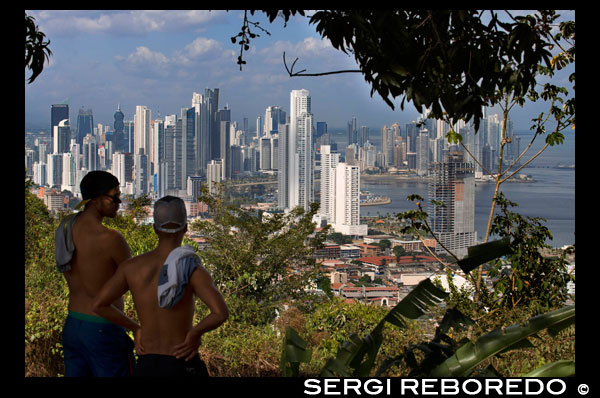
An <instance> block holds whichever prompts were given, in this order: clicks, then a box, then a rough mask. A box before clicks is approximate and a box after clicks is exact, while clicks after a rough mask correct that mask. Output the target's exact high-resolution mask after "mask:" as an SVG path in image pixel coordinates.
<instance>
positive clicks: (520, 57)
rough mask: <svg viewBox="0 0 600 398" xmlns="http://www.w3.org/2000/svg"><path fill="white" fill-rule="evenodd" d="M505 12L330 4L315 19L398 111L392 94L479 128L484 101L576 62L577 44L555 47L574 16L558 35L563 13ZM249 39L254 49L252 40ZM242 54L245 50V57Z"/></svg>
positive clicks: (520, 91) (521, 94) (568, 33)
mask: <svg viewBox="0 0 600 398" xmlns="http://www.w3.org/2000/svg"><path fill="white" fill-rule="evenodd" d="M254 11H255V10H251V13H252V14H254ZM262 11H263V12H264V13H265V14H266V15H267V16H268V17H269V21H271V22H273V21H274V20H275V18H277V17H278V16H279V17H283V19H284V21H285V22H286V23H287V21H288V20H289V18H290V17H291V16H292V15H296V14H299V15H305V14H304V12H303V11H302V10H262ZM505 14H506V16H505V17H504V18H500V17H499V16H498V14H497V12H496V11H494V10H484V11H478V10H323V11H317V12H315V13H314V14H313V15H312V16H310V19H309V22H310V24H314V25H315V28H316V31H317V32H318V33H319V34H320V35H321V36H322V37H323V38H325V39H328V40H329V41H330V42H331V44H332V45H333V47H334V48H336V49H337V50H340V51H342V52H344V53H346V54H351V55H353V56H354V58H355V60H356V62H357V64H358V66H359V71H360V72H361V73H362V74H363V76H364V79H365V81H366V82H367V83H369V85H371V95H373V94H374V93H375V92H377V93H378V94H379V95H380V96H381V98H382V99H383V100H384V101H385V102H386V103H387V104H388V105H389V106H390V107H391V108H392V109H394V103H393V101H392V100H393V99H395V98H397V97H402V102H401V105H400V106H401V109H404V101H405V100H408V101H409V102H410V101H412V102H413V104H414V106H415V108H416V109H417V110H418V111H419V112H420V113H421V112H423V107H425V108H428V109H431V116H430V117H434V118H437V119H442V120H446V121H449V122H450V123H451V124H454V123H455V122H457V121H459V120H464V121H469V120H471V119H473V122H474V126H475V129H476V130H477V129H478V128H479V123H480V120H481V118H482V117H483V114H482V109H483V107H484V106H493V105H495V104H497V103H498V102H499V101H500V100H501V99H502V97H503V95H505V94H507V93H510V94H511V95H513V96H514V97H515V98H519V101H521V103H522V101H523V100H524V98H525V97H526V96H527V95H528V93H529V92H530V91H531V92H535V88H536V84H537V78H538V77H539V72H540V69H539V68H540V67H542V68H549V70H554V69H555V68H556V67H564V66H565V65H566V64H567V63H568V62H570V61H571V60H573V61H574V53H575V46H574V42H573V44H572V46H571V47H570V48H569V49H568V50H565V51H563V52H562V53H561V54H559V55H558V56H554V57H553V55H552V53H551V51H550V50H551V49H553V47H554V45H555V44H558V41H559V40H562V39H569V40H571V39H572V40H573V41H574V32H575V23H574V21H569V22H566V23H561V25H560V28H561V32H560V33H558V34H556V33H555V34H553V32H552V27H553V25H554V24H555V21H556V19H557V18H558V17H559V15H558V14H557V13H556V12H555V11H554V10H541V11H538V12H537V13H536V14H533V15H526V16H514V17H513V16H512V15H511V14H510V13H509V12H505ZM244 20H245V21H246V20H247V18H245V19H244ZM241 33H243V32H240V34H241ZM243 45H244V46H246V47H244V48H245V49H246V50H247V49H248V46H249V41H245V42H244V43H243ZM242 56H243V51H242V52H241V53H240V57H239V58H238V63H240V62H243V61H241V60H242ZM286 68H287V65H286ZM292 69H293V66H292ZM288 72H289V73H290V75H291V76H320V75H323V74H328V73H315V74H310V73H302V72H304V71H302V72H298V73H293V72H292V71H290V70H289V69H288ZM344 72H347V71H344ZM352 72H358V70H355V71H352ZM329 73H334V72H329ZM572 79H573V81H574V74H573V75H572ZM534 95H535V94H534ZM530 99H531V98H530ZM572 105H573V106H574V103H573V104H572Z"/></svg>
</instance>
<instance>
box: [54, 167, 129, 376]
mask: <svg viewBox="0 0 600 398" xmlns="http://www.w3.org/2000/svg"><path fill="white" fill-rule="evenodd" d="M80 188H81V193H82V196H83V201H82V202H80V204H78V206H77V207H76V209H77V208H80V207H83V206H85V208H84V210H83V211H81V212H78V213H74V214H73V215H71V216H69V217H67V218H65V220H63V221H62V222H61V224H60V226H59V227H58V229H57V231H56V235H55V238H56V239H55V257H56V261H57V266H58V268H59V271H60V272H62V273H63V275H64V277H65V279H66V281H67V285H68V287H69V304H68V310H69V312H68V316H67V318H66V320H65V324H64V327H63V333H62V339H63V341H62V342H63V352H64V360H65V376H78V377H83V376H88V377H89V376H94V377H117V376H131V375H132V374H133V368H134V367H135V363H134V362H135V359H134V357H133V348H134V343H133V341H132V340H131V338H129V336H127V334H126V333H125V329H124V328H123V327H126V328H128V329H131V330H133V331H136V330H137V329H139V325H138V324H137V323H136V322H134V321H131V320H130V322H128V323H127V324H123V325H121V326H119V325H115V324H113V323H111V322H109V321H108V320H107V319H105V318H102V317H101V316H99V315H98V313H96V312H95V311H94V309H93V300H94V297H95V296H96V294H97V293H98V292H99V291H100V288H101V287H102V285H104V283H105V282H106V281H107V280H108V279H109V278H110V277H111V276H112V275H113V274H114V273H115V271H116V270H117V265H118V264H120V263H121V262H123V261H124V260H126V259H128V258H130V257H131V254H130V250H129V246H128V245H127V242H126V241H125V239H124V238H123V236H122V235H121V234H120V233H119V232H117V231H115V230H113V229H109V228H106V227H105V226H104V225H102V219H103V218H104V217H114V216H115V215H116V214H117V210H118V209H119V203H121V200H120V198H119V195H120V190H119V181H118V180H117V178H116V177H115V176H113V175H112V174H110V173H107V172H105V171H91V172H89V173H88V174H86V175H85V176H84V178H83V179H82V180H81V185H80ZM113 304H114V305H115V307H116V308H119V309H120V310H123V307H124V304H123V298H122V297H121V296H119V297H115V298H114V300H113Z"/></svg>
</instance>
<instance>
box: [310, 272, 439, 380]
mask: <svg viewBox="0 0 600 398" xmlns="http://www.w3.org/2000/svg"><path fill="white" fill-rule="evenodd" d="M447 295H448V293H446V292H444V291H443V290H441V289H439V288H438V287H436V286H435V285H434V284H433V283H432V282H431V281H430V280H429V279H425V280H423V281H421V283H419V284H418V285H417V286H416V287H415V288H414V289H413V290H412V291H411V292H410V293H409V294H407V295H406V297H404V298H403V299H402V300H401V301H400V302H399V303H398V304H397V305H396V306H395V307H394V308H392V309H391V310H390V312H388V313H387V315H386V316H385V317H383V319H382V320H381V321H380V322H379V323H378V324H377V326H375V328H374V329H373V331H372V332H371V333H370V334H368V335H366V336H365V337H363V338H362V339H360V338H359V337H358V336H356V335H353V336H351V338H350V341H349V342H344V343H343V344H342V345H341V346H340V349H339V350H338V353H337V356H336V357H335V358H332V359H330V360H329V361H328V362H327V363H326V364H325V366H324V367H323V369H322V371H321V377H331V376H334V375H338V376H354V377H368V376H369V374H370V372H371V369H372V368H373V364H374V362H375V358H376V357H377V353H378V351H379V347H380V346H381V343H382V341H383V328H384V326H385V324H386V322H389V323H391V324H393V325H396V326H398V327H400V328H404V327H406V325H407V321H406V318H408V319H417V318H418V317H420V316H421V315H423V314H424V313H425V311H427V310H428V309H429V308H430V307H432V306H434V305H437V304H439V303H441V302H442V301H443V300H444V298H445V297H446V296H447ZM365 356H366V360H365Z"/></svg>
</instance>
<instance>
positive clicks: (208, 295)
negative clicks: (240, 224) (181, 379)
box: [174, 266, 229, 361]
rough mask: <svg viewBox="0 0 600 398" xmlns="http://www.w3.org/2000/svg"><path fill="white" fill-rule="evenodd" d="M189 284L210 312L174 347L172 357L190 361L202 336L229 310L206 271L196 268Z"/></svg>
mask: <svg viewBox="0 0 600 398" xmlns="http://www.w3.org/2000/svg"><path fill="white" fill-rule="evenodd" d="M190 284H191V285H192V287H193V289H194V293H195V294H196V295H197V296H198V297H199V298H200V300H202V301H203V302H204V303H205V304H206V305H207V306H208V309H209V310H210V314H208V315H207V316H206V317H204V318H203V319H202V320H201V321H200V322H199V323H198V324H197V325H196V326H194V327H193V328H192V329H191V330H190V331H189V332H188V334H187V336H186V338H185V341H184V342H183V343H181V344H178V345H176V346H175V347H174V355H175V356H176V357H177V358H184V357H185V359H186V361H187V360H189V359H191V358H192V357H193V356H194V355H196V353H197V352H198V347H199V346H200V343H201V338H202V335H203V334H204V333H206V332H208V331H210V330H213V329H216V328H218V327H219V326H221V325H222V324H223V322H225V321H226V320H227V318H228V317H229V309H228V308H227V304H225V300H224V299H223V295H221V292H219V290H217V288H216V286H215V285H214V283H213V280H212V278H211V277H210V274H209V273H208V271H207V270H206V269H205V268H204V267H202V266H199V267H197V268H196V269H195V270H194V272H193V273H192V275H191V277H190Z"/></svg>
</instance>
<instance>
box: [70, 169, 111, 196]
mask: <svg viewBox="0 0 600 398" xmlns="http://www.w3.org/2000/svg"><path fill="white" fill-rule="evenodd" d="M117 186H119V180H118V179H117V177H115V176H114V175H112V174H110V173H109V172H106V171H102V170H94V171H90V172H89V173H87V174H86V175H85V176H84V177H83V178H82V179H81V183H80V184H79V188H80V190H81V196H82V198H83V200H86V199H94V198H96V197H98V196H100V195H102V194H105V193H106V192H108V191H110V190H111V189H113V188H115V187H117Z"/></svg>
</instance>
